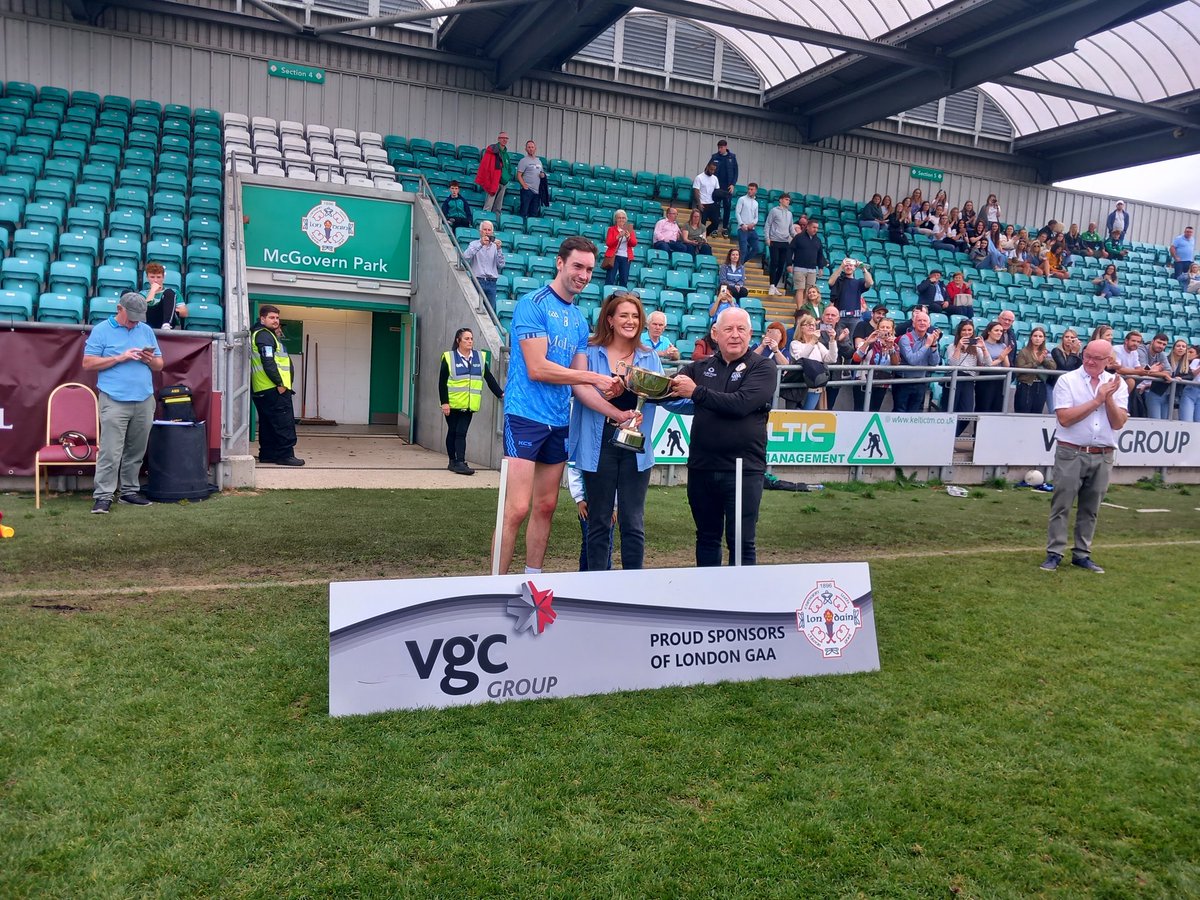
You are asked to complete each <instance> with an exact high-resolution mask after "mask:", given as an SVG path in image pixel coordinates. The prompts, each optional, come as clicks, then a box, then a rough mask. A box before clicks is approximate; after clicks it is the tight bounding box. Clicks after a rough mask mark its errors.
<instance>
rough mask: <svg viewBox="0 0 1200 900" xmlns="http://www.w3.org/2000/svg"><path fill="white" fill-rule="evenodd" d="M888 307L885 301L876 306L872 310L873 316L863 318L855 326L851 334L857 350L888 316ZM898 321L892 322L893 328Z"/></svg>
mask: <svg viewBox="0 0 1200 900" xmlns="http://www.w3.org/2000/svg"><path fill="white" fill-rule="evenodd" d="M887 314H888V308H887V306H886V305H884V304H883V303H880V304H879V305H878V306H876V307H874V308H873V309H872V310H871V318H869V319H862V320H861V321H860V322H859V323H858V324H857V325H855V326H854V333H853V334H851V335H850V337H851V339H852V340H853V341H854V349H855V350H857V349H858V348H859V346H860V345H861V344H862V342H863V341H865V340H867V338H869V337H870V336H871V335H873V334H874V333H875V332H877V331H878V330H879V323H880V322H882V321H883V320H884V319H886V318H887ZM895 325H896V323H895V322H893V323H892V329H893V331H894V330H895Z"/></svg>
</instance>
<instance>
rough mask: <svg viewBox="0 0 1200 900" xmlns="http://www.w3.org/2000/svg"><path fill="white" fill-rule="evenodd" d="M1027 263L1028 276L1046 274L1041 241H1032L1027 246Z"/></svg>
mask: <svg viewBox="0 0 1200 900" xmlns="http://www.w3.org/2000/svg"><path fill="white" fill-rule="evenodd" d="M1028 262H1029V274H1030V275H1045V274H1046V269H1045V265H1046V248H1045V247H1043V246H1042V242H1041V241H1034V242H1033V243H1032V244H1030V245H1029V257H1028Z"/></svg>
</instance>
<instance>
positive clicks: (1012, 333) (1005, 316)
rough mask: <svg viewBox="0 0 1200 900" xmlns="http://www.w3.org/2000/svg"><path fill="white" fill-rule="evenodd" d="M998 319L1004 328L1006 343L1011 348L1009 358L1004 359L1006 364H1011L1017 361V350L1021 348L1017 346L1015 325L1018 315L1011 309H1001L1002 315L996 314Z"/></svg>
mask: <svg viewBox="0 0 1200 900" xmlns="http://www.w3.org/2000/svg"><path fill="white" fill-rule="evenodd" d="M996 321H997V322H999V323H1000V327H1001V328H1003V329H1004V334H1003V338H1004V345H1005V346H1006V347H1008V348H1009V354H1008V358H1007V359H1006V360H1005V361H1004V365H1006V366H1011V365H1012V364H1013V363H1014V362H1016V359H1017V351H1018V350H1019V349H1020V348H1019V347H1018V346H1017V331H1016V328H1014V327H1013V326H1014V325H1015V324H1016V321H1017V317H1016V315H1015V314H1014V313H1013V311H1012V310H1011V309H1003V310H1001V311H1000V315H998V316H996Z"/></svg>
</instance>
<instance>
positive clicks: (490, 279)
mask: <svg viewBox="0 0 1200 900" xmlns="http://www.w3.org/2000/svg"><path fill="white" fill-rule="evenodd" d="M475 277H476V278H478V279H479V280H480V281H495V280H496V279H495V278H489V277H488V276H487V275H477V276H475Z"/></svg>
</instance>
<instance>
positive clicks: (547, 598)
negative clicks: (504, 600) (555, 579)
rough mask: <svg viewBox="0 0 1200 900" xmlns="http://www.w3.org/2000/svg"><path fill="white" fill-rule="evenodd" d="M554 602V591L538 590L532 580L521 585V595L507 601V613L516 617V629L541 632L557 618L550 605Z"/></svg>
mask: <svg viewBox="0 0 1200 900" xmlns="http://www.w3.org/2000/svg"><path fill="white" fill-rule="evenodd" d="M553 602H554V591H552V590H549V589H547V590H544V591H539V590H538V589H537V587H535V586H534V583H533V582H532V581H527V582H525V583H524V584H523V585H521V596H520V597H513V598H512V599H511V600H510V601H508V614H509V615H510V616H515V617H516V619H517V631H519V632H520V631H525V630H526V629H528V630H529V631H532V632H534V633H535V634H541V633H542V632H543V631H545V630H546V626H547V625H552V624H554V620H555V619H556V618H558V613H556V612H555V611H554V609H553V607H552V606H551V604H552V603H553Z"/></svg>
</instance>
